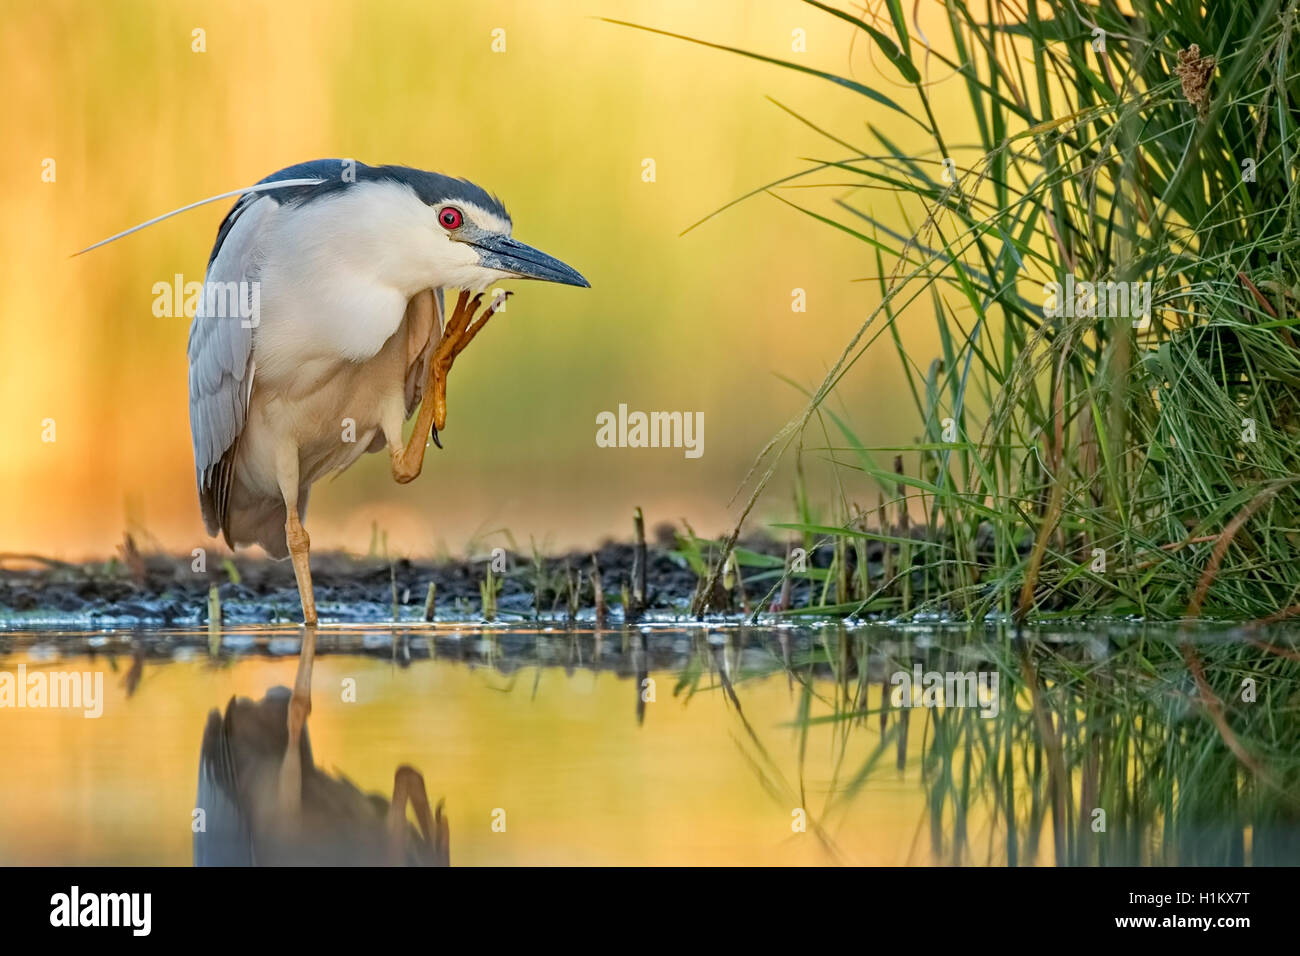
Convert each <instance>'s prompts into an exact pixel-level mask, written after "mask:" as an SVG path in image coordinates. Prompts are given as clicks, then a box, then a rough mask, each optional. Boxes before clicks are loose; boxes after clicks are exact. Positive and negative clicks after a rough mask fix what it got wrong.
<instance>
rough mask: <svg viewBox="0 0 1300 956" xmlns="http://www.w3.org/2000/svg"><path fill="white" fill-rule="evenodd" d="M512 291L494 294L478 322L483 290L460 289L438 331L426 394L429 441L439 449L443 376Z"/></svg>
mask: <svg viewBox="0 0 1300 956" xmlns="http://www.w3.org/2000/svg"><path fill="white" fill-rule="evenodd" d="M511 295H512V293H510V292H506V293H504V294H503V295H500V296H497V298H495V299H493V300H492V303H491V304H490V305H489V306H488V307H487V309H486V310H485V311H484V312H483V314H482V315H481V316H480V317H479V319H478V321H477V322H475V321H474V316H475V314H476V313H477V312H478V310H479V308H480V307H481V306H482V305H483V293H482V292H480V293H478V294H477V295H475V296H473V297H471V296H470V294H469V293H468V292H461V294H460V298H458V299H457V300H456V308H455V309H453V310H452V313H451V317H450V318H449V319H448V320H447V324H446V325H445V326H444V328H443V331H442V337H441V338H440V339H439V340H438V345H437V348H435V349H434V351H433V357H432V359H431V368H432V371H433V394H432V395H431V396H430V397H431V399H432V400H433V436H432V437H433V443H434V444H435V445H437V446H438V447H439V448H441V447H442V444H441V443H440V442H439V441H438V432H439V431H440V430H441V429H442V428H444V427H445V426H446V424H447V375H448V373H450V372H451V366H452V363H453V362H455V361H456V356H458V355H459V354H460V353H461V352H463V351H464V350H465V346H467V345H469V343H470V342H472V341H473V339H474V336H476V335H478V333H479V330H480V329H482V328H483V326H484V325H486V324H487V321H488V319H490V318H492V316H493V315H495V314H496V313H497V311H498V310H499V309H500V308H501V307H502V306H503V305H504V304H505V301H506V299H508V298H509V297H510V296H511Z"/></svg>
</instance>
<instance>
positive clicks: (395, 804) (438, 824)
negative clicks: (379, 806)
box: [388, 764, 451, 866]
mask: <svg viewBox="0 0 1300 956" xmlns="http://www.w3.org/2000/svg"><path fill="white" fill-rule="evenodd" d="M408 802H409V803H411V804H412V805H413V806H414V807H415V819H416V822H418V823H419V825H420V835H421V836H423V837H424V842H425V843H426V844H427V845H428V846H429V847H430V848H431V849H432V850H433V853H434V858H435V864H436V865H438V866H447V865H448V864H449V863H450V861H451V845H450V844H451V838H450V831H449V830H448V827H447V820H446V818H445V817H443V815H442V801H441V800H440V801H438V807H437V810H436V811H435V812H434V813H430V812H429V794H428V792H427V791H426V790H425V789H424V777H422V776H421V775H420V772H419V771H418V770H416V769H415V768H414V767H412V766H409V765H407V764H403V765H402V766H400V767H398V768H397V773H395V774H394V775H393V800H392V802H391V803H390V804H389V805H388V839H389V843H388V846H389V861H390V862H391V863H393V864H398V863H401V862H402V856H403V854H402V843H403V839H404V837H405V835H406V804H407V803H408Z"/></svg>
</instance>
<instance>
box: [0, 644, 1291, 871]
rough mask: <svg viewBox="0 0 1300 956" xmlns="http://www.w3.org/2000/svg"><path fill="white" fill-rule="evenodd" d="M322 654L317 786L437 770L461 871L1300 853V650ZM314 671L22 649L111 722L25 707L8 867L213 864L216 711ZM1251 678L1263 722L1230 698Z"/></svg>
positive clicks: (14, 734)
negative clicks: (202, 834) (84, 694)
mask: <svg viewBox="0 0 1300 956" xmlns="http://www.w3.org/2000/svg"><path fill="white" fill-rule="evenodd" d="M320 634H321V636H320V639H319V647H318V654H317V659H316V665H315V675H314V681H313V710H312V713H311V717H310V721H309V724H308V727H309V734H310V740H311V748H312V752H313V754H314V758H315V762H316V765H317V767H318V768H319V769H321V770H323V771H325V772H327V773H329V774H331V775H334V776H342V777H346V778H347V779H348V780H350V781H352V782H353V783H355V784H356V785H357V787H359V788H360V789H361V790H363V791H365V792H367V793H370V792H374V793H378V794H381V795H383V796H384V797H385V798H387V797H388V796H389V795H390V794H391V793H392V790H393V782H394V773H395V770H396V768H397V767H399V766H400V765H403V764H408V765H410V766H412V767H414V768H416V769H417V770H418V771H420V773H421V774H422V775H423V777H424V780H425V782H426V785H427V789H428V792H429V797H430V800H431V802H433V803H436V802H437V801H438V800H440V799H441V800H444V801H445V807H444V813H445V815H446V819H447V823H448V826H449V829H450V848H451V852H450V856H451V863H452V865H457V866H463V865H490V864H777V865H786V864H820V863H836V862H839V863H852V864H950V863H955V862H960V863H1006V862H1014V863H1017V864H1021V865H1025V864H1038V865H1043V864H1047V865H1050V864H1053V863H1054V862H1057V861H1058V860H1059V861H1062V862H1072V863H1134V862H1140V863H1156V864H1160V863H1179V862H1204V863H1223V864H1242V863H1245V864H1250V863H1267V862H1297V860H1300V849H1298V848H1300V843H1298V841H1297V838H1296V833H1297V826H1296V823H1297V821H1298V820H1300V812H1298V811H1297V807H1296V803H1295V798H1294V793H1295V792H1296V791H1295V787H1294V783H1295V781H1296V769H1297V768H1296V765H1297V760H1298V758H1300V747H1297V746H1296V742H1297V737H1298V736H1300V730H1298V729H1297V707H1296V701H1300V684H1298V683H1297V674H1298V672H1300V667H1298V666H1297V663H1296V660H1295V659H1293V658H1291V657H1288V656H1286V654H1285V653H1281V652H1284V651H1287V650H1288V648H1291V647H1292V646H1293V645H1292V644H1290V643H1289V642H1288V641H1287V640H1286V639H1285V637H1279V636H1277V635H1274V636H1272V637H1269V638H1268V639H1267V640H1266V641H1261V640H1259V639H1255V643H1254V644H1251V643H1248V642H1247V641H1246V640H1244V639H1242V638H1240V637H1239V636H1233V635H1227V636H1223V635H1210V636H1208V637H1207V638H1206V639H1204V640H1201V639H1198V640H1197V641H1196V642H1191V643H1188V642H1183V641H1182V640H1181V638H1179V637H1178V636H1177V635H1174V634H1172V633H1170V634H1159V635H1154V636H1152V635H1147V634H1143V633H1141V632H1139V631H1134V630H1133V629H1132V628H1129V629H1126V630H1124V631H1122V632H1119V631H1116V632H1114V633H1099V632H1097V631H1092V632H1089V633H1068V632H1066V633H1054V634H1040V635H1037V636H1036V638H1035V640H1034V641H1032V642H1028V643H1021V642H1017V641H1014V640H1012V639H1011V638H1010V637H1009V636H1007V635H1005V634H998V633H996V632H993V631H989V632H982V631H981V632H980V633H979V634H975V635H971V634H969V633H965V632H960V631H958V632H942V631H926V630H924V629H916V628H912V629H907V630H902V629H893V628H883V627H863V628H854V629H847V630H846V629H844V628H842V627H839V626H830V627H824V628H736V627H731V628H715V627H709V628H704V627H692V628H680V627H668V626H654V627H646V628H642V629H636V628H633V629H625V630H613V631H604V632H593V631H590V630H587V631H578V632H573V631H564V630H560V629H555V630H544V629H520V628H509V629H504V628H495V629H485V628H483V627H482V626H473V627H467V628H454V627H449V626H437V627H428V628H403V629H400V630H392V629H389V628H358V627H355V626H351V627H337V628H334V627H326V628H322V629H321V632H320ZM1261 645H1267V646H1268V647H1272V648H1273V650H1272V651H1270V650H1267V649H1264V648H1263V647H1262V646H1261ZM1189 646H1190V647H1193V650H1192V652H1191V653H1192V657H1191V658H1189V657H1188V655H1187V653H1186V648H1187V647H1189ZM297 649H298V632H297V631H296V630H295V629H292V628H286V629H281V630H273V629H266V628H263V629H255V630H241V631H228V632H225V633H222V634H216V635H208V634H207V633H206V632H200V631H189V632H161V631H151V632H107V633H106V632H97V631H84V632H69V631H60V632H12V633H8V634H0V675H2V674H5V673H8V674H11V675H14V678H15V679H16V678H17V676H18V675H19V674H23V675H25V680H26V681H27V682H29V683H31V682H33V681H34V680H39V678H34V677H33V675H45V677H46V678H48V677H51V676H53V675H55V674H66V673H69V672H72V673H79V672H86V673H88V674H90V675H92V686H93V680H94V679H100V678H94V675H102V686H103V692H102V696H103V700H102V702H101V703H100V705H99V706H102V714H101V715H100V716H98V717H93V718H87V717H85V716H83V710H81V709H73V708H67V709H56V708H52V707H48V706H47V707H43V708H38V707H17V706H12V705H11V704H5V705H3V706H0V863H4V864H42V863H65V864H119V863H124V864H174V865H189V864H190V863H192V862H193V859H194V856H193V854H194V850H193V846H194V838H193V832H192V827H193V826H194V823H193V821H194V809H195V806H196V799H197V798H196V790H197V782H198V775H199V758H200V746H201V742H202V738H203V732H204V727H205V724H206V722H207V720H208V717H209V713H210V712H211V711H213V710H214V709H215V710H218V711H221V710H224V709H225V707H226V705H227V703H228V702H229V701H230V700H231V699H232V697H247V698H251V699H254V700H258V699H261V698H262V697H263V696H264V695H265V694H266V693H267V691H268V690H269V689H271V688H273V687H276V686H277V685H285V686H289V685H291V684H292V682H293V679H294V673H295V668H296V663H297ZM1289 652H1290V653H1291V654H1294V650H1290V651H1289ZM1193 659H1194V663H1195V664H1198V665H1199V666H1200V670H1201V672H1202V674H1203V675H1204V677H1205V684H1204V685H1203V686H1202V685H1200V684H1198V682H1197V679H1196V674H1195V667H1194V666H1193V664H1191V663H1189V661H1191V660H1193ZM932 674H938V675H940V679H942V677H943V675H949V676H950V678H953V677H955V679H956V681H957V682H956V683H955V684H950V685H949V689H947V690H946V693H948V694H950V695H954V696H952V697H950V698H949V701H947V703H956V700H955V693H956V692H959V691H960V690H961V681H963V680H965V678H966V676H967V675H969V676H970V677H971V678H972V681H973V682H972V683H971V684H970V685H969V686H971V687H978V688H980V690H978V691H977V692H976V693H974V694H973V695H972V699H971V700H969V701H966V706H962V707H957V706H945V707H936V706H924V705H925V704H926V703H930V704H935V703H938V702H939V698H938V697H937V696H936V695H934V694H932V695H931V696H930V699H929V700H928V701H927V699H926V696H925V686H926V684H927V681H929V677H930V675H932ZM902 675H907V678H906V680H905V679H904V678H903V676H902ZM917 676H920V678H921V682H920V686H917V687H916V688H915V689H911V690H908V689H906V687H907V682H908V681H911V680H913V679H914V678H915V677H917ZM1244 678H1250V679H1252V680H1254V681H1255V700H1254V701H1251V702H1244V701H1242V700H1240V699H1237V698H1240V696H1241V695H1240V694H1237V695H1236V696H1235V697H1233V696H1230V694H1231V692H1233V691H1234V690H1235V689H1236V688H1239V687H1240V686H1242V681H1243V679H1244ZM993 694H996V697H994V696H991V695H993ZM1208 694H1213V695H1214V698H1215V699H1217V700H1219V701H1220V707H1221V711H1222V712H1221V715H1220V716H1221V717H1222V718H1223V719H1222V721H1220V720H1219V719H1218V718H1216V717H1215V716H1213V715H1212V714H1211V712H1210V711H1211V710H1212V709H1213V708H1211V707H1209V706H1206V704H1205V702H1206V701H1208V700H1210V699H1211V698H1210V697H1209V696H1207V695H1208ZM909 695H910V696H909ZM891 698H892V701H891ZM909 699H910V700H911V701H912V702H913V703H914V704H916V705H917V706H914V707H912V708H910V709H904V708H901V707H899V706H898V705H899V704H900V703H902V702H906V701H907V700H909ZM882 702H884V703H885V704H886V705H887V706H886V707H884V708H882ZM83 703H84V702H83ZM0 704H4V702H3V701H0ZM83 709H84V708H83ZM1229 737H1231V738H1233V740H1232V742H1229V740H1228V738H1229ZM1236 750H1240V755H1237V754H1236V752H1235V751H1236ZM1098 811H1100V813H1099V812H1098ZM414 819H415V817H414V815H412V816H411V817H410V820H412V821H414Z"/></svg>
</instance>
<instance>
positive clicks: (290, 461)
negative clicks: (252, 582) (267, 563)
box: [275, 443, 316, 626]
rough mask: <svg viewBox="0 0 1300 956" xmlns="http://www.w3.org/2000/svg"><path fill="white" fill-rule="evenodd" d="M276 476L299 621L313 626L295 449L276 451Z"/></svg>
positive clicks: (283, 446)
mask: <svg viewBox="0 0 1300 956" xmlns="http://www.w3.org/2000/svg"><path fill="white" fill-rule="evenodd" d="M275 477H276V481H277V483H278V484H279V485H280V495H281V496H282V497H283V498H284V513H285V519H284V540H285V543H286V544H287V545H288V546H289V556H290V558H291V559H292V560H293V576H294V577H295V578H296V579H297V581H298V598H299V600H301V601H302V622H303V623H304V624H307V625H309V626H315V624H316V596H315V594H313V593H312V588H311V562H310V561H309V559H308V555H309V552H310V549H311V538H310V537H309V536H308V535H307V529H306V528H304V527H303V526H302V519H300V518H299V517H298V449H297V448H296V447H294V446H292V445H290V444H288V443H283V444H281V446H280V447H279V448H278V449H276V456H275Z"/></svg>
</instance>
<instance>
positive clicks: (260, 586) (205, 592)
mask: <svg viewBox="0 0 1300 956" xmlns="http://www.w3.org/2000/svg"><path fill="white" fill-rule="evenodd" d="M745 546H746V547H747V548H748V549H750V550H752V551H754V552H756V553H760V554H764V555H770V556H772V557H773V558H775V559H776V561H777V567H776V568H775V569H774V570H772V569H767V570H763V571H761V572H755V571H750V572H748V574H747V575H742V577H741V580H740V581H738V582H737V581H730V582H729V583H730V584H731V587H730V589H729V590H727V591H726V593H723V594H720V595H719V598H720V600H719V601H718V602H717V604H718V606H720V607H724V608H729V609H730V610H731V611H732V612H734V613H735V614H736V615H740V614H742V613H743V612H744V609H745V608H750V609H751V610H752V608H753V606H754V605H755V604H756V603H759V602H762V601H763V599H764V597H765V596H766V595H767V594H768V592H769V590H770V589H771V588H772V586H773V584H774V583H776V582H777V581H778V580H779V577H780V574H781V570H780V562H782V561H783V560H784V547H783V546H782V545H781V544H779V543H776V542H773V541H771V540H765V539H756V540H751V541H746V542H745ZM637 550H638V549H637V547H636V546H635V545H634V544H631V543H627V544H622V543H615V542H607V543H606V544H604V545H602V546H601V547H600V548H599V549H597V550H595V551H594V552H593V551H574V552H570V553H568V554H560V555H554V556H548V557H544V558H539V557H537V556H534V555H529V554H518V553H512V552H509V551H505V552H504V554H499V555H497V560H496V562H495V567H493V568H491V579H492V581H493V583H494V584H496V585H497V587H498V589H499V590H498V591H497V595H496V599H495V605H496V606H495V609H494V613H493V609H491V608H490V607H489V608H488V610H487V613H485V608H484V596H485V594H484V592H485V589H486V583H485V582H486V581H487V580H488V578H489V568H490V565H492V564H493V562H492V559H491V558H490V557H488V556H484V557H482V558H479V559H477V560H437V561H435V560H425V561H421V560H409V559H407V558H397V559H394V560H392V561H391V562H390V561H389V560H387V559H384V558H381V557H367V556H355V555H349V554H344V553H339V552H322V553H320V554H313V555H312V574H313V581H314V585H315V591H316V602H317V606H318V609H319V612H320V616H321V619H322V621H326V622H328V621H336V622H348V623H365V622H382V621H391V620H393V619H394V613H393V611H394V603H396V605H397V611H398V614H397V617H398V618H399V619H401V620H404V621H418V620H424V619H425V607H426V600H427V598H428V592H429V586H430V585H431V584H432V585H433V586H434V588H435V604H434V609H435V613H434V619H435V620H439V621H479V620H483V619H485V617H491V618H492V619H495V620H499V621H504V622H518V621H529V620H550V621H567V620H569V619H576V620H585V621H593V620H594V619H595V617H596V614H597V604H598V590H599V591H600V592H603V599H604V604H605V616H606V620H607V621H609V622H611V623H616V622H622V621H623V620H624V618H625V614H624V601H625V600H627V601H628V602H629V603H630V604H632V605H633V612H634V613H633V614H631V615H630V616H631V617H633V618H635V617H637V616H638V615H637V614H636V613H635V612H636V603H637V587H636V581H637V580H638V569H637ZM593 556H594V558H595V562H596V563H595V564H593V560H592V559H593ZM813 563H814V564H815V563H816V559H815V558H814V561H813ZM597 566H598V567H599V572H600V573H599V581H600V587H599V589H598V588H597V587H596V586H595V582H594V580H593V579H594V568H595V567H597ZM502 567H504V570H501V568H502ZM644 581H645V598H644V602H643V605H644V611H645V614H646V616H652V617H656V618H663V617H665V616H668V617H672V616H674V615H678V614H680V615H685V614H686V613H687V612H688V610H689V606H690V603H691V598H692V596H693V595H694V593H695V591H696V589H697V587H699V586H700V581H699V577H698V576H697V574H696V572H695V570H693V569H692V568H691V566H690V563H689V561H688V560H687V559H686V558H685V557H684V556H682V555H680V554H677V553H674V550H673V540H672V538H671V535H669V534H667V533H661V534H659V535H658V537H657V540H656V541H654V542H652V543H648V544H647V546H646V549H645V574H644ZM212 588H216V590H217V594H218V595H219V598H220V613H221V619H222V621H223V622H224V623H226V624H235V625H238V624H267V623H293V622H297V621H299V620H301V609H300V606H299V601H298V591H297V587H296V585H295V583H294V576H293V568H292V566H291V565H290V563H289V562H288V561H272V560H269V559H266V558H264V557H257V556H251V555H245V554H242V553H240V554H238V555H236V556H234V557H233V558H230V560H229V561H227V560H226V559H225V558H223V557H222V556H221V555H217V554H211V553H210V554H209V555H208V558H207V567H206V568H205V569H204V570H201V571H196V570H195V569H194V567H193V558H191V556H189V555H167V554H142V553H139V552H137V551H135V550H134V548H133V547H132V546H130V545H128V546H125V547H124V548H123V549H122V553H121V554H120V555H119V556H118V557H116V558H114V559H112V560H110V561H107V562H92V563H86V564H68V563H63V562H58V561H52V560H49V559H44V558H40V557H39V556H30V555H27V556H23V555H6V556H4V558H3V561H2V562H0V622H5V623H7V624H8V625H10V626H14V625H17V626H22V625H24V624H28V625H30V624H41V623H47V624H59V623H68V624H73V623H75V624H101V625H104V626H130V625H134V624H147V625H153V626H168V625H173V626H202V625H206V624H207V623H208V618H209V593H210V590H211V589H212ZM793 589H794V590H793V592H792V593H793V594H794V595H795V596H797V597H803V598H805V599H806V598H807V596H809V594H810V593H811V586H810V585H809V584H808V583H807V582H794V583H793ZM489 603H490V600H489Z"/></svg>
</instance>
